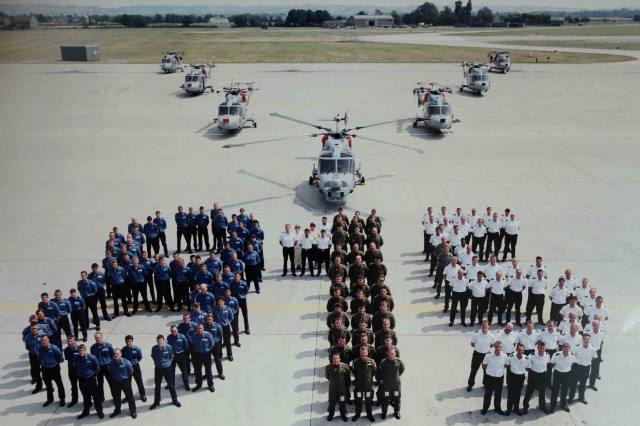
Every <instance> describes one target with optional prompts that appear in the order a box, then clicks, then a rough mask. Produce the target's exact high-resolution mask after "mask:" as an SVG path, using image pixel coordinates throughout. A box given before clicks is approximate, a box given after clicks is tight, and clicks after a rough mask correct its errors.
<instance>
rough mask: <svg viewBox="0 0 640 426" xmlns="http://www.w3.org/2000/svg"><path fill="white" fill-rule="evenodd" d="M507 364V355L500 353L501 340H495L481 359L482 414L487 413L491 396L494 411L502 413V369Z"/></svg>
mask: <svg viewBox="0 0 640 426" xmlns="http://www.w3.org/2000/svg"><path fill="white" fill-rule="evenodd" d="M506 364H507V356H506V355H505V354H504V353H502V342H499V341H496V343H495V344H494V345H493V352H490V353H488V354H486V355H485V357H484V360H483V361H482V368H483V369H484V372H485V376H484V401H483V404H482V411H481V412H480V413H481V414H482V415H483V416H484V415H485V414H487V411H488V410H489V406H491V397H492V396H494V394H495V397H494V398H493V408H494V409H495V411H496V413H498V414H500V415H501V416H503V415H504V411H502V409H500V404H501V402H502V386H503V385H504V369H505V366H506Z"/></svg>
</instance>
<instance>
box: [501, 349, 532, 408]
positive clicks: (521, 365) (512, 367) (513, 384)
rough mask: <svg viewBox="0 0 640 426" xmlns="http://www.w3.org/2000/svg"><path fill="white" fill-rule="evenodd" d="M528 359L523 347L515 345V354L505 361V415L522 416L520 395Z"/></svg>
mask: <svg viewBox="0 0 640 426" xmlns="http://www.w3.org/2000/svg"><path fill="white" fill-rule="evenodd" d="M528 362H529V359H528V357H527V356H525V354H524V345H523V344H521V343H518V344H517V345H516V352H515V354H512V355H511V356H509V358H508V359H507V384H508V385H509V387H508V389H507V390H508V392H507V411H506V412H505V414H506V415H507V416H508V415H509V414H511V412H512V411H513V412H514V413H516V414H517V415H519V416H522V412H521V411H520V395H521V394H522V388H523V387H524V379H525V375H526V374H525V373H526V372H527V363H528Z"/></svg>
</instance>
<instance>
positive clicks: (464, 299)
mask: <svg viewBox="0 0 640 426" xmlns="http://www.w3.org/2000/svg"><path fill="white" fill-rule="evenodd" d="M449 286H450V287H451V296H452V297H451V299H452V301H451V315H450V317H449V327H453V322H454V321H455V319H456V311H457V309H458V303H459V304H460V311H459V312H460V322H461V324H462V326H463V327H466V326H467V323H466V322H465V317H466V311H467V304H468V302H469V280H467V279H466V278H465V277H464V271H463V270H462V269H458V274H457V277H455V278H451V281H449Z"/></svg>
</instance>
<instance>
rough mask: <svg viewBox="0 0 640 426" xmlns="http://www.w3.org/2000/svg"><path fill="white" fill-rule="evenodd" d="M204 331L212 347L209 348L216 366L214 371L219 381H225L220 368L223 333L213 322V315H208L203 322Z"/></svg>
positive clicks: (220, 327) (219, 326)
mask: <svg viewBox="0 0 640 426" xmlns="http://www.w3.org/2000/svg"><path fill="white" fill-rule="evenodd" d="M204 331H205V332H207V333H209V334H210V335H211V339H212V340H211V341H212V342H213V346H212V347H211V356H212V357H213V362H214V363H215V364H216V370H217V372H218V376H219V377H220V380H225V377H224V370H223V368H222V338H223V337H224V332H223V331H222V326H221V325H220V324H218V323H217V322H214V321H213V314H212V313H208V314H207V316H206V317H205V320H204Z"/></svg>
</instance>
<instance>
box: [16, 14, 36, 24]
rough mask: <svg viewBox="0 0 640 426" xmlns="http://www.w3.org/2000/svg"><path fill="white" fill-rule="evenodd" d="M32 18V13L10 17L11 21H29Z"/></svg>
mask: <svg viewBox="0 0 640 426" xmlns="http://www.w3.org/2000/svg"><path fill="white" fill-rule="evenodd" d="M32 18H34V16H33V15H20V16H14V17H12V18H11V22H30V21H31V19H32Z"/></svg>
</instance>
